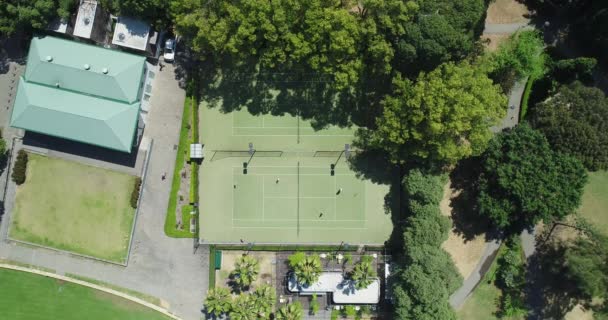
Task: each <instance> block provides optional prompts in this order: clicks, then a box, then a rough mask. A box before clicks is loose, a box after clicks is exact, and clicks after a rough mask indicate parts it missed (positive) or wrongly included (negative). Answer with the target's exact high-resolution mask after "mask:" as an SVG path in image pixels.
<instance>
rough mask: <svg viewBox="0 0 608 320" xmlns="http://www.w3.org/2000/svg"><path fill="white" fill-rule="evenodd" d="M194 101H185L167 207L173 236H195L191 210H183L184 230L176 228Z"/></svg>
mask: <svg viewBox="0 0 608 320" xmlns="http://www.w3.org/2000/svg"><path fill="white" fill-rule="evenodd" d="M192 103H193V101H192V98H191V97H186V101H185V102H184V112H183V117H182V126H181V129H180V132H179V146H178V147H177V156H176V158H175V169H174V170H173V181H172V182H171V194H170V195H169V207H168V208H167V215H166V217H165V234H166V235H167V236H169V237H173V238H192V237H193V236H194V235H192V233H190V212H182V225H183V230H179V229H177V228H175V221H176V220H175V214H176V212H177V193H178V191H179V187H180V181H181V176H180V172H181V171H182V169H183V168H184V165H185V163H186V156H187V154H188V152H189V147H190V146H189V144H190V137H189V126H190V118H191V116H192V111H191V110H192ZM186 197H187V196H186Z"/></svg>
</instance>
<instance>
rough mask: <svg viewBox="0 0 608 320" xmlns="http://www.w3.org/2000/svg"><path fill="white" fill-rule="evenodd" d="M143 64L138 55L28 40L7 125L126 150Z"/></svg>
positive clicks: (48, 39) (132, 131)
mask: <svg viewBox="0 0 608 320" xmlns="http://www.w3.org/2000/svg"><path fill="white" fill-rule="evenodd" d="M85 65H88V68H85ZM144 66H145V59H144V58H143V57H140V56H136V55H132V54H127V53H123V52H119V51H113V50H108V49H105V48H101V47H96V46H91V45H86V44H81V43H78V42H74V41H68V40H63V39H58V38H53V37H41V38H34V39H33V40H32V43H31V45H30V52H29V55H28V61H27V67H26V70H25V74H24V75H23V77H22V78H20V79H19V86H18V88H17V95H16V97H15V103H14V106H13V111H12V114H11V121H10V125H11V126H13V127H16V128H21V129H25V130H28V131H33V132H39V133H44V134H48V135H52V136H58V137H61V138H65V139H70V140H76V141H80V142H84V143H88V144H93V145H98V146H102V147H106V148H110V149H114V150H120V151H125V152H130V151H131V147H132V145H133V139H134V136H135V130H136V127H137V120H138V115H139V107H140V101H139V99H140V91H139V90H140V86H141V81H142V77H143V71H144ZM104 69H107V71H108V72H107V73H104V72H103V70H104Z"/></svg>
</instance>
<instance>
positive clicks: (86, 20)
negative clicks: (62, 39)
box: [84, 17, 91, 25]
mask: <svg viewBox="0 0 608 320" xmlns="http://www.w3.org/2000/svg"><path fill="white" fill-rule="evenodd" d="M89 23H91V18H89V17H86V18H84V24H85V25H88V24H89Z"/></svg>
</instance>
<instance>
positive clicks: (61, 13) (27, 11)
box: [0, 0, 77, 34]
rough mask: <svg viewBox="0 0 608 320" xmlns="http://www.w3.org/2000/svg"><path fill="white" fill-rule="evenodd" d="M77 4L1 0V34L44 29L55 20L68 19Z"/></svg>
mask: <svg viewBox="0 0 608 320" xmlns="http://www.w3.org/2000/svg"><path fill="white" fill-rule="evenodd" d="M76 4H77V2H76V1H74V0H0V34H12V33H14V32H15V31H17V30H22V29H24V30H31V29H32V28H34V29H44V28H46V26H47V25H48V23H49V22H50V21H52V20H53V19H56V18H63V19H67V18H68V17H69V16H70V14H71V12H72V10H73V9H74V8H75V6H76Z"/></svg>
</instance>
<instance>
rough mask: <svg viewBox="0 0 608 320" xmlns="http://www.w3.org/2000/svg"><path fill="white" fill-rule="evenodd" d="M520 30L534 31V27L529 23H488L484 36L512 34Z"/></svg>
mask: <svg viewBox="0 0 608 320" xmlns="http://www.w3.org/2000/svg"><path fill="white" fill-rule="evenodd" d="M520 29H525V30H532V29H534V27H533V26H531V25H529V23H528V22H517V23H486V26H485V29H484V30H483V33H484V34H512V33H515V32H517V31H519V30H520Z"/></svg>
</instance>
